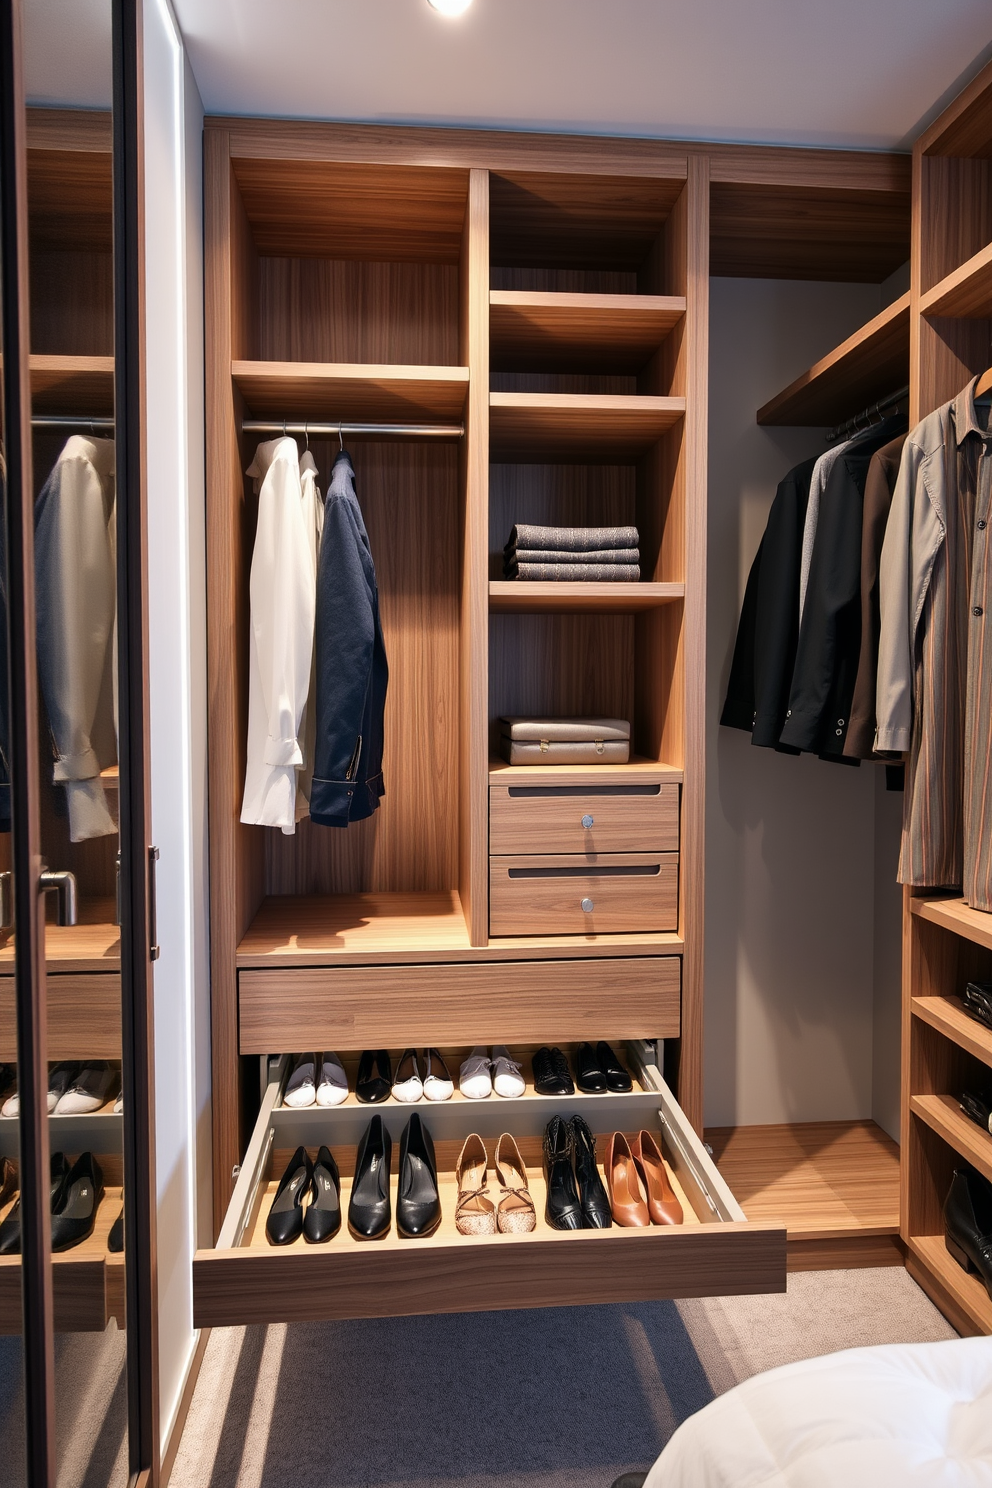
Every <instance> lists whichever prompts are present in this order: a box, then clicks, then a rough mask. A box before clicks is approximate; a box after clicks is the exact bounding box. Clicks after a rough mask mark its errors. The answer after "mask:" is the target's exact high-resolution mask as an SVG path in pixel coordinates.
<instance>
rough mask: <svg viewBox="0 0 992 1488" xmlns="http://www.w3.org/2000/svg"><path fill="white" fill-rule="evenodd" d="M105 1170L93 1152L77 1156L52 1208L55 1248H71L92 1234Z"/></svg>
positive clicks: (54, 1249) (101, 1194)
mask: <svg viewBox="0 0 992 1488" xmlns="http://www.w3.org/2000/svg"><path fill="white" fill-rule="evenodd" d="M102 1198H103V1172H102V1170H101V1168H100V1164H99V1163H98V1162H97V1160H96V1158H95V1157H94V1156H93V1154H92V1152H84V1153H83V1154H82V1156H81V1157H79V1158H77V1159H76V1162H75V1165H74V1166H73V1168H72V1171H71V1172H70V1173H69V1174H68V1175H67V1176H66V1179H65V1182H64V1184H63V1186H62V1189H61V1192H60V1193H59V1197H58V1200H57V1203H56V1207H55V1208H54V1209H53V1211H52V1250H53V1251H57V1250H71V1249H72V1247H73V1246H74V1245H78V1244H79V1243H80V1241H82V1240H85V1239H86V1237H87V1236H88V1235H92V1233H93V1225H94V1222H95V1220H96V1211H97V1206H98V1204H99V1203H100V1200H101V1199H102Z"/></svg>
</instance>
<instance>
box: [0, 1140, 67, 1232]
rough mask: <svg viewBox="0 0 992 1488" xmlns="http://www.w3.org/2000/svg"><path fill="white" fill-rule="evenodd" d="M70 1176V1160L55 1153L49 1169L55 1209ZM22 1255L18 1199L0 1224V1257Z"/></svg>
mask: <svg viewBox="0 0 992 1488" xmlns="http://www.w3.org/2000/svg"><path fill="white" fill-rule="evenodd" d="M68 1176H69V1160H68V1158H67V1157H66V1155H65V1153H64V1152H53V1153H52V1156H51V1161H50V1163H49V1167H48V1184H49V1187H48V1202H49V1206H50V1207H51V1208H52V1209H54V1208H55V1205H56V1204H57V1203H58V1201H59V1196H60V1194H61V1192H62V1188H63V1185H64V1184H65V1180H66V1179H67V1178H68ZM20 1253H21V1201H20V1199H17V1200H16V1201H15V1203H14V1205H13V1207H12V1209H11V1211H10V1213H9V1214H8V1215H7V1218H6V1219H5V1220H4V1222H3V1224H0V1255H20Z"/></svg>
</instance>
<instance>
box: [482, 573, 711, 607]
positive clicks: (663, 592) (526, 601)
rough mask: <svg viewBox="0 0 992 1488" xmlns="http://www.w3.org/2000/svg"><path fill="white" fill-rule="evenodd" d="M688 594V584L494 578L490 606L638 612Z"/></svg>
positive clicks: (491, 584) (490, 587)
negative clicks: (686, 585)
mask: <svg viewBox="0 0 992 1488" xmlns="http://www.w3.org/2000/svg"><path fill="white" fill-rule="evenodd" d="M684 597H685V585H684V584H648V583H636V584H587V583H582V582H581V581H575V582H572V581H571V580H565V581H563V582H560V583H558V582H556V583H546V584H545V583H539V584H534V583H530V582H528V581H520V580H518V579H494V580H492V581H491V582H490V585H489V609H490V612H491V613H492V614H495V615H507V614H545V615H548V614H550V615H581V614H584V613H589V614H600V615H634V614H637V613H638V612H639V611H641V610H656V609H658V608H659V607H660V606H661V605H666V604H671V603H672V602H673V601H674V600H678V599H683V598H684Z"/></svg>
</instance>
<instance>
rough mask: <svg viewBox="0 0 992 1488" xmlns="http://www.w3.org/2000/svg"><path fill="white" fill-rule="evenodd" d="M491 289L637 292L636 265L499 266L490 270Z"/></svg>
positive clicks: (609, 292) (560, 292) (570, 292)
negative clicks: (608, 267)
mask: <svg viewBox="0 0 992 1488" xmlns="http://www.w3.org/2000/svg"><path fill="white" fill-rule="evenodd" d="M489 276H490V277H489V285H490V288H491V289H532V290H543V291H546V292H550V293H552V294H637V292H638V284H637V273H636V272H635V271H634V270H633V269H543V268H542V269H538V268H524V269H513V268H497V267H496V265H495V264H494V265H493V267H492V268H491V269H490V271H489Z"/></svg>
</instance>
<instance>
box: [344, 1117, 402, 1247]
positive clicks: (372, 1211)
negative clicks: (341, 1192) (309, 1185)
mask: <svg viewBox="0 0 992 1488" xmlns="http://www.w3.org/2000/svg"><path fill="white" fill-rule="evenodd" d="M392 1157H393V1143H392V1139H391V1137H390V1135H389V1133H388V1131H387V1130H386V1128H385V1127H384V1126H383V1124H382V1117H381V1116H373V1117H372V1120H371V1121H370V1122H369V1124H368V1126H367V1127H366V1128H365V1132H364V1135H363V1136H362V1140H361V1141H360V1142H359V1144H358V1152H357V1154H356V1157H355V1179H354V1182H353V1183H352V1185H351V1201H350V1203H349V1204H348V1228H349V1230H350V1231H351V1233H352V1234H353V1235H354V1237H355V1239H356V1240H381V1239H382V1237H383V1236H384V1235H388V1234H389V1226H390V1224H391V1222H392V1209H391V1207H390V1202H389V1169H390V1164H391V1162H392Z"/></svg>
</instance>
